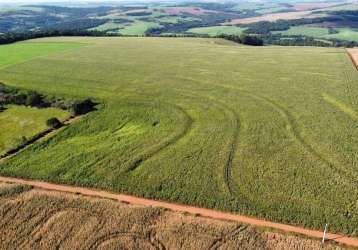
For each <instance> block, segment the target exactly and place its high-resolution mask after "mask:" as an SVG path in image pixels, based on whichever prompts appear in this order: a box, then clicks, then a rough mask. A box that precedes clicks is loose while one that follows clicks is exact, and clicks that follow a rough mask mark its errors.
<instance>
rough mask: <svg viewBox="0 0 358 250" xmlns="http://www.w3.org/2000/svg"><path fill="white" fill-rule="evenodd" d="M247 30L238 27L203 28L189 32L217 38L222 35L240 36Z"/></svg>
mask: <svg viewBox="0 0 358 250" xmlns="http://www.w3.org/2000/svg"><path fill="white" fill-rule="evenodd" d="M244 30H245V28H241V27H237V26H210V27H201V28H192V29H189V30H187V32H190V33H196V34H208V35H209V36H217V35H220V34H228V35H240V34H241V33H242V32H243V31H244Z"/></svg>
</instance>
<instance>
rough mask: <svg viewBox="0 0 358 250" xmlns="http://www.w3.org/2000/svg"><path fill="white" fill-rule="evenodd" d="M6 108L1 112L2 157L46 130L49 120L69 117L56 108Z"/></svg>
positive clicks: (12, 106)
mask: <svg viewBox="0 0 358 250" xmlns="http://www.w3.org/2000/svg"><path fill="white" fill-rule="evenodd" d="M6 108H7V109H6V110H5V111H3V112H1V111H0V131H1V133H0V155H3V154H4V153H6V152H7V151H8V150H10V149H13V148H15V147H17V146H18V145H20V144H21V143H23V140H27V139H30V138H31V137H32V136H34V135H36V134H38V133H40V132H42V131H43V130H45V129H46V128H47V126H46V121H47V120H48V119H49V118H51V117H56V118H58V119H59V120H65V119H66V118H67V117H68V116H69V113H68V112H66V111H63V110H60V109H54V108H47V109H36V108H29V107H22V106H14V105H11V106H7V107H6Z"/></svg>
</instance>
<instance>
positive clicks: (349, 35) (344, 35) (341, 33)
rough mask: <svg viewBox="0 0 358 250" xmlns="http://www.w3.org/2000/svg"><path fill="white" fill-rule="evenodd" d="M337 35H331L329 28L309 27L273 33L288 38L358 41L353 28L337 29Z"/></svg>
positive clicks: (356, 32) (295, 27)
mask: <svg viewBox="0 0 358 250" xmlns="http://www.w3.org/2000/svg"><path fill="white" fill-rule="evenodd" d="M334 30H335V31H336V32H337V33H332V34H330V33H329V29H328V28H320V27H309V26H294V27H291V28H289V29H288V30H285V31H274V32H273V33H276V34H277V33H280V34H282V35H286V36H292V35H303V36H312V37H316V38H326V39H339V40H348V41H356V42H357V41H358V30H357V29H351V28H335V29H334Z"/></svg>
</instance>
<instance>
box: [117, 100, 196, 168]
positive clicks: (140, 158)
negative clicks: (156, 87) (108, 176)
mask: <svg viewBox="0 0 358 250" xmlns="http://www.w3.org/2000/svg"><path fill="white" fill-rule="evenodd" d="M166 104H167V105H170V106H172V107H175V109H177V110H179V112H181V113H182V115H183V116H184V119H185V120H184V126H183V128H182V129H181V130H179V132H178V133H175V134H174V135H172V137H170V138H169V139H168V140H166V141H165V142H163V143H159V144H158V145H157V146H156V147H155V148H154V149H152V150H149V151H147V152H145V153H143V154H142V155H140V156H138V157H136V158H135V159H134V160H133V161H132V162H131V163H130V164H129V166H127V167H126V168H125V170H124V171H123V172H125V173H128V172H131V171H134V170H136V169H137V168H138V167H139V166H140V165H141V164H142V163H144V162H145V161H147V160H149V159H150V158H152V157H153V156H154V155H156V154H158V153H160V152H161V151H162V150H163V149H165V148H166V147H168V146H170V145H173V144H175V143H176V142H177V141H179V140H180V139H181V138H183V137H184V136H185V135H187V134H188V133H189V131H190V130H191V128H192V124H193V119H192V118H191V117H190V115H189V114H188V113H187V112H186V111H185V110H184V109H183V108H181V107H179V106H177V105H174V104H169V103H166Z"/></svg>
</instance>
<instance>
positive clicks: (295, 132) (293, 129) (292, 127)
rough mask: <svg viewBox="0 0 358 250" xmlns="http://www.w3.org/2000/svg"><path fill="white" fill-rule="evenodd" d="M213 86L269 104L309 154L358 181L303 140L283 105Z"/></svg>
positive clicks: (267, 99)
mask: <svg viewBox="0 0 358 250" xmlns="http://www.w3.org/2000/svg"><path fill="white" fill-rule="evenodd" d="M357 51H358V49H357ZM357 53H358V52H357ZM211 85H213V86H217V87H222V88H226V89H233V90H236V91H239V92H240V93H243V94H246V95H247V96H249V97H251V98H253V99H256V100H259V101H261V102H265V103H267V104H268V105H269V106H271V108H272V109H273V110H275V111H277V112H278V113H279V114H280V115H281V116H282V117H283V118H284V119H285V120H286V123H287V125H288V131H289V132H290V134H291V136H292V138H293V139H294V140H295V141H297V142H298V143H299V144H300V145H302V146H303V148H304V149H305V150H306V151H307V152H308V153H310V154H312V155H313V156H314V157H316V158H317V159H318V160H319V161H321V162H322V163H324V164H325V165H327V166H328V167H329V168H330V169H332V170H335V171H337V172H339V173H341V174H343V175H344V176H345V177H346V178H348V179H349V180H351V181H352V182H356V179H355V178H354V177H352V176H351V175H350V174H349V173H346V172H345V171H344V170H343V169H339V168H337V167H336V166H335V164H334V163H332V162H331V161H329V160H328V159H326V158H325V157H323V156H322V155H321V154H320V153H319V152H317V151H316V150H315V149H314V148H313V146H312V145H311V144H309V143H307V142H306V141H305V139H303V137H302V136H301V133H300V131H299V126H298V124H297V122H296V119H295V118H294V116H293V115H292V114H291V113H290V112H289V111H288V110H287V109H285V108H284V107H282V106H281V105H279V104H277V103H276V102H274V101H272V100H271V99H269V98H267V97H264V96H261V95H257V94H254V93H252V92H251V91H248V90H244V89H241V88H237V87H234V86H230V85H220V84H211Z"/></svg>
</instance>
